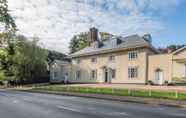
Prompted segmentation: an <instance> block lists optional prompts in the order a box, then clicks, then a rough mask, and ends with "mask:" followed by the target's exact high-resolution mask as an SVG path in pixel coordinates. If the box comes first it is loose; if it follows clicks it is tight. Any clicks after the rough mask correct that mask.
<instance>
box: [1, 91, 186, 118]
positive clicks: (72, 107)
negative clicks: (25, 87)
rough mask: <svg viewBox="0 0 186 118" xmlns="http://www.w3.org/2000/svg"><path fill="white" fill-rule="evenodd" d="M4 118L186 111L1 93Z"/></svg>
mask: <svg viewBox="0 0 186 118" xmlns="http://www.w3.org/2000/svg"><path fill="white" fill-rule="evenodd" d="M0 118H186V109H184V108H169V107H163V106H155V105H154V106H153V105H145V104H136V103H124V102H115V101H107V100H98V99H90V98H81V97H72V96H60V95H48V94H39V93H26V92H17V91H8V90H0Z"/></svg>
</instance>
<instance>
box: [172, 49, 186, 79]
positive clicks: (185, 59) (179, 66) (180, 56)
mask: <svg viewBox="0 0 186 118" xmlns="http://www.w3.org/2000/svg"><path fill="white" fill-rule="evenodd" d="M173 77H176V78H183V77H186V49H184V50H182V51H180V52H178V53H175V54H174V55H173Z"/></svg>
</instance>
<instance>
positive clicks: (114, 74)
mask: <svg viewBox="0 0 186 118" xmlns="http://www.w3.org/2000/svg"><path fill="white" fill-rule="evenodd" d="M112 78H113V79H114V78H116V70H115V69H114V70H112Z"/></svg>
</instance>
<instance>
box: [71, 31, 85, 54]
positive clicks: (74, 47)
mask: <svg viewBox="0 0 186 118" xmlns="http://www.w3.org/2000/svg"><path fill="white" fill-rule="evenodd" d="M86 46H88V33H86V32H84V33H80V34H78V35H76V36H74V37H73V38H72V40H71V41H70V47H69V48H70V53H74V52H77V51H79V50H81V49H83V48H85V47H86Z"/></svg>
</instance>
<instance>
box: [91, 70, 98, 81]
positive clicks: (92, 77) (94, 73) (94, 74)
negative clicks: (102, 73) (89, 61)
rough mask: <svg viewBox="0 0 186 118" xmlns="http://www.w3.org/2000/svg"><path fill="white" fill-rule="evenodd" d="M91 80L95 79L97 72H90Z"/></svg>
mask: <svg viewBox="0 0 186 118" xmlns="http://www.w3.org/2000/svg"><path fill="white" fill-rule="evenodd" d="M91 79H97V70H91Z"/></svg>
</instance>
